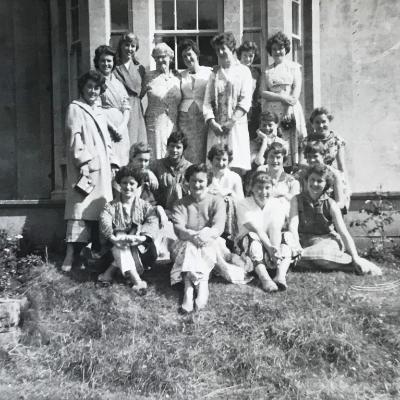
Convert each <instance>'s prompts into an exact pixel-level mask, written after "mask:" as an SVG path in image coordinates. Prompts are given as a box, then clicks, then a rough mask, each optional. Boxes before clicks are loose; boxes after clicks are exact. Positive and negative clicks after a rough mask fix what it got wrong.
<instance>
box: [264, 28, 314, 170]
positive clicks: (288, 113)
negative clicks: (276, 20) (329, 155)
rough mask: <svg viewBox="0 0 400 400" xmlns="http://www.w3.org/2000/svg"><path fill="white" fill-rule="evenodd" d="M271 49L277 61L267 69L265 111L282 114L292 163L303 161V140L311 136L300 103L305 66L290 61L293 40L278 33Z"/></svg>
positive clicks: (272, 37)
mask: <svg viewBox="0 0 400 400" xmlns="http://www.w3.org/2000/svg"><path fill="white" fill-rule="evenodd" d="M267 51H268V53H269V55H270V56H271V57H272V58H273V59H274V62H273V63H272V64H271V65H269V66H268V67H267V69H266V70H265V72H264V74H263V76H262V81H261V88H260V95H261V98H262V101H261V107H262V111H263V112H264V111H270V112H275V113H276V114H278V116H279V119H280V124H281V131H282V136H283V138H284V139H285V140H286V142H287V143H288V150H289V151H288V165H289V166H292V165H294V164H298V163H299V148H300V144H301V141H302V139H303V138H304V137H306V136H307V130H306V124H305V120H304V114H303V109H302V107H301V104H300V102H299V96H300V92H301V84H302V82H301V81H302V78H301V70H300V68H301V66H300V64H298V63H296V62H293V61H290V60H288V58H287V57H286V55H287V54H288V53H289V52H290V40H289V38H288V37H287V36H286V35H285V34H284V33H282V32H277V33H275V35H273V36H271V37H270V38H269V39H268V41H267Z"/></svg>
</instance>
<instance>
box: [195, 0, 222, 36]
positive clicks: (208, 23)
mask: <svg viewBox="0 0 400 400" xmlns="http://www.w3.org/2000/svg"><path fill="white" fill-rule="evenodd" d="M199 29H216V30H218V1H216V0H199Z"/></svg>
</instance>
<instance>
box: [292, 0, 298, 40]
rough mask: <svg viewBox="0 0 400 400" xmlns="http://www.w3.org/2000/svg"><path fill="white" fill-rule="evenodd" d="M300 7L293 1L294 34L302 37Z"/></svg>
mask: <svg viewBox="0 0 400 400" xmlns="http://www.w3.org/2000/svg"><path fill="white" fill-rule="evenodd" d="M299 9H300V5H299V4H298V3H297V2H295V1H293V2H292V32H293V33H294V34H295V35H300V26H299V25H300V24H299V13H300V10H299Z"/></svg>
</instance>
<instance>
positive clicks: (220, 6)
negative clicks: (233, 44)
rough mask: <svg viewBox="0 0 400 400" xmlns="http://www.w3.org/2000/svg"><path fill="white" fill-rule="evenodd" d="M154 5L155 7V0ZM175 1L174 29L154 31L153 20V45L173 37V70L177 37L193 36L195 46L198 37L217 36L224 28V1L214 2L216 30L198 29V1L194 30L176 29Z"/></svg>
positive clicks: (175, 62) (175, 2)
mask: <svg viewBox="0 0 400 400" xmlns="http://www.w3.org/2000/svg"><path fill="white" fill-rule="evenodd" d="M153 1H154V5H155V0H153ZM177 1H178V0H173V2H174V28H175V29H156V22H155V19H154V43H155V44H156V43H158V42H159V38H160V37H173V38H174V48H173V49H172V50H173V51H174V53H175V57H174V68H175V69H176V70H181V69H178V37H187V36H195V37H196V42H197V45H199V40H198V38H199V37H200V36H211V35H217V34H218V33H219V32H222V31H223V27H224V0H216V2H217V10H218V11H217V13H218V16H217V24H218V26H217V28H216V29H199V1H201V0H196V29H177V26H178V25H177V23H178V21H177Z"/></svg>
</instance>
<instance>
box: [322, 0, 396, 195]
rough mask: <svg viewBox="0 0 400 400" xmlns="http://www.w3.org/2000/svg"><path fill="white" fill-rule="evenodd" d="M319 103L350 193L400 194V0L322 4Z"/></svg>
mask: <svg viewBox="0 0 400 400" xmlns="http://www.w3.org/2000/svg"><path fill="white" fill-rule="evenodd" d="M320 13H321V14H320V21H321V36H320V41H321V103H322V104H323V105H325V106H327V107H328V108H329V109H330V110H331V111H332V112H333V114H334V117H335V119H334V121H333V122H332V127H333V129H334V130H335V131H337V132H338V133H339V134H340V135H342V136H343V137H344V138H345V140H346V142H347V164H348V170H349V175H350V183H351V186H352V189H353V192H355V193H358V192H372V191H375V190H376V189H378V188H379V186H380V185H382V190H384V191H391V192H398V191H400V179H399V178H400V161H399V159H400V158H399V150H400V149H399V147H400V139H399V133H400V112H399V110H400V79H399V77H400V67H399V60H400V24H399V15H400V1H397V0H340V1H332V0H321V2H320Z"/></svg>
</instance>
